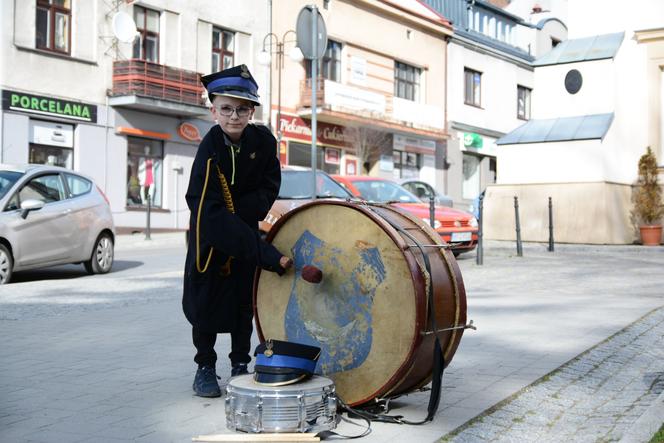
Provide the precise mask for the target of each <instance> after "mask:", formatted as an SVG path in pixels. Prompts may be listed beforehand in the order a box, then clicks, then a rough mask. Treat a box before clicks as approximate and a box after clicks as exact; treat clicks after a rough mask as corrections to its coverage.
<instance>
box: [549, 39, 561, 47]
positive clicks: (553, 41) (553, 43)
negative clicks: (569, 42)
mask: <svg viewBox="0 0 664 443" xmlns="http://www.w3.org/2000/svg"><path fill="white" fill-rule="evenodd" d="M559 44H560V40H558V39H557V38H554V37H551V49H553V48H555V47H556V46H558V45H559Z"/></svg>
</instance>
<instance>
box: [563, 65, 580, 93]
mask: <svg viewBox="0 0 664 443" xmlns="http://www.w3.org/2000/svg"><path fill="white" fill-rule="evenodd" d="M581 85H583V77H581V73H580V72H579V71H577V70H576V69H572V70H571V71H569V72H568V73H567V75H566V76H565V89H567V92H569V93H570V94H576V93H577V92H579V90H580V89H581Z"/></svg>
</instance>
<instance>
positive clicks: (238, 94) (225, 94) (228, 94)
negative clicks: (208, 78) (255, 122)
mask: <svg viewBox="0 0 664 443" xmlns="http://www.w3.org/2000/svg"><path fill="white" fill-rule="evenodd" d="M211 94H212V95H220V96H222V97H233V98H239V99H241V100H247V101H249V102H251V103H253V104H254V105H255V106H260V105H261V103H260V102H259V101H258V100H257V99H256V98H255V97H253V96H250V95H248V94H247V95H243V94H242V93H241V92H237V91H233V92H212V93H211Z"/></svg>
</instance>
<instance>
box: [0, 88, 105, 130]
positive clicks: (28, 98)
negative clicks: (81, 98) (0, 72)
mask: <svg viewBox="0 0 664 443" xmlns="http://www.w3.org/2000/svg"><path fill="white" fill-rule="evenodd" d="M2 109H4V110H12V111H23V112H29V113H32V114H39V115H45V116H52V117H64V118H69V119H73V120H80V121H86V122H91V123H96V122H97V106H95V105H88V104H85V103H79V102H71V101H68V100H60V99H57V98H52V97H43V96H40V95H32V94H26V93H23V92H15V91H7V90H3V91H2Z"/></svg>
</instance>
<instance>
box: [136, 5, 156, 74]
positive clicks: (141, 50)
mask: <svg viewBox="0 0 664 443" xmlns="http://www.w3.org/2000/svg"><path fill="white" fill-rule="evenodd" d="M134 21H135V22H136V30H137V31H138V35H139V38H138V39H137V40H136V41H135V42H134V54H133V57H134V58H138V59H141V60H145V61H148V62H152V63H159V12H157V11H153V10H152V9H147V8H144V7H142V6H134Z"/></svg>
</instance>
